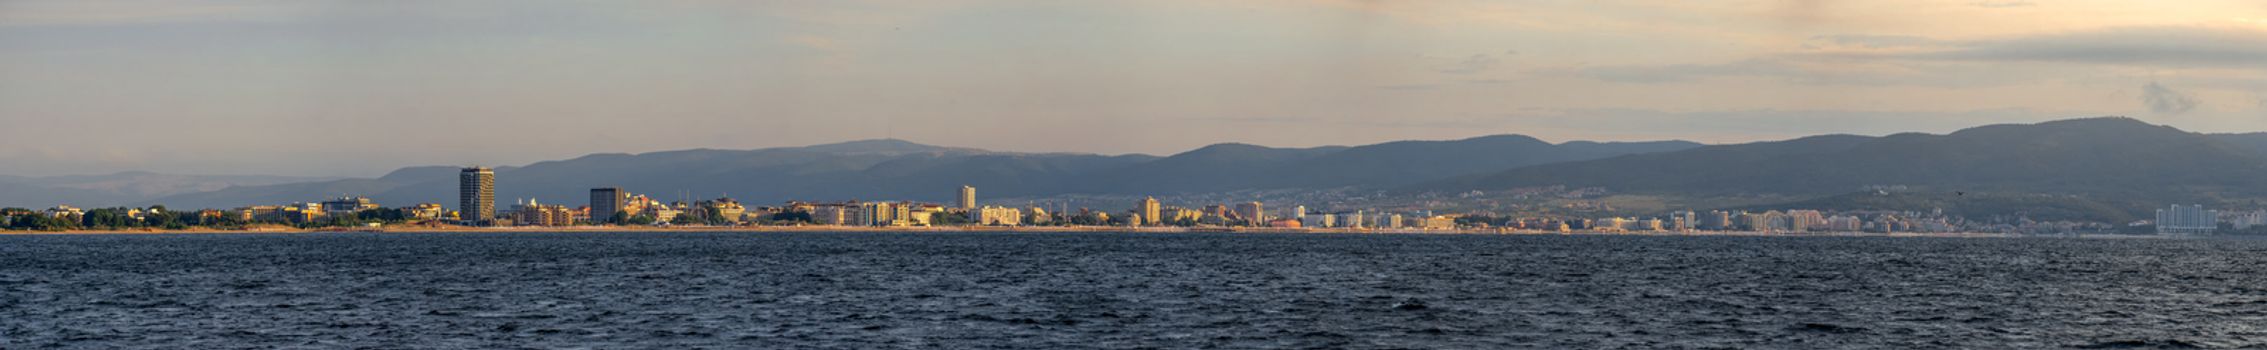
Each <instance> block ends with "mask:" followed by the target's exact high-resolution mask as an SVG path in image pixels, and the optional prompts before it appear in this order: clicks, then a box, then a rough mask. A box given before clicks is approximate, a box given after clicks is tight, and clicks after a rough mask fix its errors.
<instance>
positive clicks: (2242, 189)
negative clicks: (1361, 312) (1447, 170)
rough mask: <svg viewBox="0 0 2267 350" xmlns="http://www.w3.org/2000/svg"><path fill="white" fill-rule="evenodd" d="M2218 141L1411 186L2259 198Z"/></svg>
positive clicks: (2012, 142) (2076, 143) (1907, 152)
mask: <svg viewBox="0 0 2267 350" xmlns="http://www.w3.org/2000/svg"><path fill="white" fill-rule="evenodd" d="M2225 138H2226V137H2225V136H2207V135H2202V134H2196V133H2190V132H2185V131H2181V130H2178V129H2174V128H2171V127H2165V126H2158V125H2150V124H2146V123H2142V122H2140V121H2137V120H2133V119H2127V118H2091V119H2073V120H2063V121H2053V122H2046V123H2039V124H2021V125H2015V124H2010V125H1990V126H1982V127H1976V128H1970V129H1966V130H1960V131H1958V132H1953V133H1951V134H1945V135H1929V134H1917V133H1915V134H1897V135H1890V136H1885V137H1865V136H1849V135H1829V136H1816V137H1807V138H1800V139H1794V140H1787V141H1777V142H1759V143H1749V144H1738V145H1721V146H1707V147H1700V148H1694V149H1689V150H1683V151H1676V152H1662V153H1650V154H1639V155H1630V156H1622V157H1614V158H1607V159H1599V160H1590V161H1578V162H1568V163H1560V164H1549V165H1542V166H1533V167H1525V168H1519V169H1513V170H1509V171H1503V172H1497V173H1494V174H1487V175H1480V176H1471V177H1464V178H1458V179H1452V180H1445V181H1437V182H1431V183H1426V184H1421V185H1417V186H1412V187H1409V189H1414V190H1426V191H1462V190H1475V189H1477V190H1490V189H1506V188H1516V187H1526V186H1544V185H1569V186H1600V187H1606V188H1608V189H1609V190H1612V191H1617V192H1625V193H1663V194H1684V195H1700V196H1706V195H1721V194H1755V193H1763V194H1785V195H1812V196H1823V195H1833V194H1840V193H1849V192H1856V191H1860V190H1862V189H1865V188H1868V187H1869V186H1904V187H1905V188H1911V189H1915V190H1928V191H1935V192H1947V193H1950V192H1958V191H1966V192H2015V193H2040V194H2087V195H2094V196H2097V197H2101V198H2121V199H2148V200H2152V201H2154V200H2163V201H2186V200H2205V199H2211V198H2217V197H2219V196H2223V195H2230V194H2244V193H2247V194H2256V193H2257V192H2260V191H2261V190H2267V176H2263V175H2267V157H2263V156H2262V152H2260V151H2258V150H2256V149H2254V148H2251V147H2246V146H2241V145H2237V144H2234V143H2230V142H2227V141H2226V140H2225Z"/></svg>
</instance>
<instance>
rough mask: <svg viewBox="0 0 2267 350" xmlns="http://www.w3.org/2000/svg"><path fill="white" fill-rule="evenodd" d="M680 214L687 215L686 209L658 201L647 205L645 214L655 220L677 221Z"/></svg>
mask: <svg viewBox="0 0 2267 350" xmlns="http://www.w3.org/2000/svg"><path fill="white" fill-rule="evenodd" d="M678 215H685V210H684V209H678V208H677V207H673V206H669V205H667V204H658V203H656V204H655V205H651V206H646V207H645V216H648V217H652V218H653V222H670V221H676V220H677V216H678Z"/></svg>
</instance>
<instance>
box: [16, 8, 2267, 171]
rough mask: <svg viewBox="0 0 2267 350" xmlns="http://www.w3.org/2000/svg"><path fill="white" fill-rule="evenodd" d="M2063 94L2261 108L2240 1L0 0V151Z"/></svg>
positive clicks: (1605, 134) (2258, 41)
mask: <svg viewBox="0 0 2267 350" xmlns="http://www.w3.org/2000/svg"><path fill="white" fill-rule="evenodd" d="M2093 116H2128V117H2133V118H2138V119H2141V120H2143V121H2147V122H2151V123H2157V124H2166V125H2172V126H2175V127H2179V128H2182V129H2186V130H2191V131H2199V132H2253V131H2267V1H2218V0H2183V1H2175V2H2137V1H2090V0H2069V1H2054V0H2029V1H2024V0H1980V1H1979V0H1953V1H1926V0H1897V1H1795V0H1770V1H1739V0H1725V1H1622V0H1596V1H1279V0H1252V1H1176V0H1142V1H958V0H937V1H862V0H840V1H673V0H656V1H508V0H507V1H416V0H405V1H241V2H240V1H193V0H182V1H173V0H166V1H90V0H64V1H23V0H0V175H30V176H45V175H59V174H98V173H110V172H118V171H129V170H135V171H158V172H169V173H190V174H274V175H308V176H377V175H381V174H383V173H385V172H386V171H389V170H392V169H395V168H398V167H403V166H413V165H476V164H477V165H518V164H526V163H530V162H535V161H542V160H552V159H566V158H572V157H576V156H580V155H584V154H590V153H613V152H628V153H638V152H652V151H663V150H675V149H690V148H719V149H753V148H766V147H784V146H800V145H810V144H821V143H832V142H841V141H850V140H861V139H876V138H898V139H905V140H910V141H915V142H921V143H927V144H936V145H946V146H960V147H975V148H984V149H991V150H1000V151H1026V152H1085V153H1103V154H1121V153H1146V154H1160V155H1162V154H1171V153H1176V152H1180V151H1185V150H1190V149H1194V148H1197V147H1201V146H1203V145H1207V144H1212V143H1219V142H1244V143H1253V144H1261V145H1270V146H1280V147H1307V146H1318V145H1356V144H1368V143H1376V142H1383V141H1393V140H1406V139H1458V138H1466V137H1474V136H1482V135H1492V134H1524V135H1530V136H1535V137H1538V138H1542V139H1545V140H1553V141H1568V140H1606V141H1635V140H1662V139H1683V140H1692V141H1700V142H1707V143H1737V142H1751V141H1764V140H1778V139H1786V138H1793V137H1799V136H1805V135H1813V134H1827V133H1848V134H1866V135H1882V134H1890V133H1897V132H1913V131H1918V132H1932V133H1942V132H1949V131H1953V130H1957V129H1960V128H1963V127H1970V126H1976V125H1983V124H1994V123H2022V122H2037V121H2045V120H2054V119H2066V118H2077V117H2093Z"/></svg>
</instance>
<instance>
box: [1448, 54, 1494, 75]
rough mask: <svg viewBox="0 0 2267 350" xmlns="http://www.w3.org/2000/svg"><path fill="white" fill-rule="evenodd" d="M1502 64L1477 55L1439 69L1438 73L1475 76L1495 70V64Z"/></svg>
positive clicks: (1491, 57) (1485, 56)
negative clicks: (1491, 69)
mask: <svg viewBox="0 0 2267 350" xmlns="http://www.w3.org/2000/svg"><path fill="white" fill-rule="evenodd" d="M1502 62H1503V60H1501V59H1497V58H1496V57H1495V56H1489V55H1487V54H1477V55H1472V56H1471V57H1465V58H1464V60H1462V61H1457V62H1456V63H1454V64H1450V65H1448V66H1446V67H1441V68H1440V69H1439V71H1440V72H1441V73H1448V74H1476V73H1480V72H1485V71H1487V70H1488V69H1490V68H1495V67H1496V64H1497V63H1502Z"/></svg>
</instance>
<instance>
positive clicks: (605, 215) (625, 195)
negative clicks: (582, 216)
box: [590, 187, 630, 223]
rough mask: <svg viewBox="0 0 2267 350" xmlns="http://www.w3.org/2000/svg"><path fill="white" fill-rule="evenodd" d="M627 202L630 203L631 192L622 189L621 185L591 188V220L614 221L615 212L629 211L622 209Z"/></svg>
mask: <svg viewBox="0 0 2267 350" xmlns="http://www.w3.org/2000/svg"><path fill="white" fill-rule="evenodd" d="M627 204H630V193H629V192H624V191H622V188H621V187H604V188H593V189H590V221H591V222H600V223H604V222H613V221H614V213H627V212H626V211H623V210H622V206H623V205H627ZM624 219H627V218H624Z"/></svg>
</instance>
